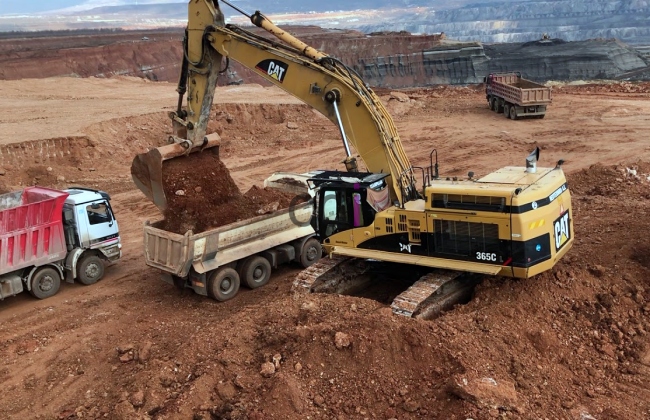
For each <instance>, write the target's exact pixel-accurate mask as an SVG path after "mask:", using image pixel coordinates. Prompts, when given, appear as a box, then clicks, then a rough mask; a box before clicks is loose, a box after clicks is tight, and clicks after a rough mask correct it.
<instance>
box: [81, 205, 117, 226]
mask: <svg viewBox="0 0 650 420" xmlns="http://www.w3.org/2000/svg"><path fill="white" fill-rule="evenodd" d="M86 213H87V214H88V223H90V224H91V225H98V224H100V223H108V222H110V221H111V215H110V213H109V211H108V206H107V205H106V203H93V204H89V205H88V206H86Z"/></svg>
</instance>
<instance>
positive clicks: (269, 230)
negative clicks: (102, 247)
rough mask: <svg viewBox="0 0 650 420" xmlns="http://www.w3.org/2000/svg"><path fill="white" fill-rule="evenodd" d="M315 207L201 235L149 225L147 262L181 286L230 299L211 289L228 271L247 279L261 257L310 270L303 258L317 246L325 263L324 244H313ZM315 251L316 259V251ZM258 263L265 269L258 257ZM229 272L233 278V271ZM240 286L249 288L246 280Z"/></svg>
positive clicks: (146, 231) (305, 206)
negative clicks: (298, 264)
mask: <svg viewBox="0 0 650 420" xmlns="http://www.w3.org/2000/svg"><path fill="white" fill-rule="evenodd" d="M312 208H313V205H312V203H311V202H308V203H303V204H299V205H296V206H293V207H292V208H289V209H284V210H279V211H276V212H274V213H271V214H267V215H262V216H258V217H255V218H252V219H247V220H242V221H239V222H236V223H231V224H228V225H225V226H221V227H218V228H215V229H210V230H207V231H205V232H201V233H197V234H194V233H192V232H191V231H189V232H187V233H185V234H184V235H181V234H178V233H174V232H169V231H166V230H163V229H161V228H160V226H161V225H162V221H158V222H155V223H149V222H147V223H146V224H145V227H144V251H145V252H144V254H145V262H146V264H147V265H149V266H151V267H155V268H157V269H159V270H162V271H163V272H165V273H167V274H168V275H170V276H169V277H167V278H166V279H167V280H168V281H172V282H174V283H175V284H176V285H178V286H181V285H182V286H186V287H190V288H192V289H194V290H195V291H196V292H197V293H200V294H203V295H209V296H212V297H215V298H217V299H218V300H226V299H219V297H218V296H215V295H216V294H217V295H218V293H213V292H215V290H213V289H214V287H216V286H215V285H214V284H211V283H214V282H215V281H216V280H215V278H216V277H218V276H217V274H219V273H220V270H221V274H223V272H224V270H225V268H229V269H232V270H233V271H236V272H237V274H238V275H239V276H240V277H244V276H245V274H246V273H245V271H246V270H245V268H247V264H248V265H250V261H252V260H253V259H255V258H256V257H262V258H264V259H265V260H267V261H268V262H269V266H272V267H275V266H277V265H278V264H280V263H282V262H288V261H298V262H301V263H303V265H309V264H304V262H305V259H304V258H302V257H304V254H305V253H306V252H308V251H309V250H307V249H305V247H306V246H307V244H309V246H311V247H314V246H315V245H314V244H318V250H317V254H318V255H317V257H318V258H320V243H319V242H318V241H317V240H316V239H312V237H313V236H314V230H313V228H312V227H311V225H310V224H309V221H310V218H311V214H312ZM309 239H312V240H311V241H309ZM311 252H312V256H313V254H314V252H315V250H313V249H311ZM254 257H255V258H254ZM312 259H313V258H312ZM255 260H256V261H257V262H260V263H261V265H264V266H266V263H264V262H263V261H261V260H259V258H257V259H255ZM316 260H317V259H316ZM309 262H311V261H309ZM313 262H315V261H313ZM262 268H264V267H262ZM251 270H252V269H251ZM253 271H254V270H253ZM258 272H259V271H258ZM228 273H230V275H231V277H232V271H228ZM221 274H220V275H221ZM170 279H171V280H170ZM231 280H232V279H231ZM249 280H250V279H249ZM233 281H234V280H233ZM241 281H242V282H243V283H244V284H248V283H247V282H246V279H244V278H242V279H241ZM237 282H239V279H237ZM253 287H254V286H253ZM217 292H218V290H217ZM235 293H236V291H235ZM233 296H234V294H233ZM228 298H230V297H228Z"/></svg>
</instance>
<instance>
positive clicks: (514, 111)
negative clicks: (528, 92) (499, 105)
mask: <svg viewBox="0 0 650 420" xmlns="http://www.w3.org/2000/svg"><path fill="white" fill-rule="evenodd" d="M517 118H519V117H518V116H517V108H516V107H514V106H511V107H510V119H511V120H516V119H517Z"/></svg>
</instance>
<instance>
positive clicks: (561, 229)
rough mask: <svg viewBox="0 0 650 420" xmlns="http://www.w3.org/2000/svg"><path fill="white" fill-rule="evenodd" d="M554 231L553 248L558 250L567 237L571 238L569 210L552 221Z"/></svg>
mask: <svg viewBox="0 0 650 420" xmlns="http://www.w3.org/2000/svg"><path fill="white" fill-rule="evenodd" d="M553 230H554V231H555V250H556V251H559V250H560V248H562V247H563V246H564V244H566V243H567V242H569V239H571V228H570V226H569V212H568V211H567V212H564V214H563V215H562V216H560V217H559V218H558V219H556V220H555V222H553Z"/></svg>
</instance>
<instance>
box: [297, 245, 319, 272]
mask: <svg viewBox="0 0 650 420" xmlns="http://www.w3.org/2000/svg"><path fill="white" fill-rule="evenodd" d="M322 255H323V248H322V247H321V245H320V242H319V241H318V239H316V238H309V239H307V241H306V242H305V244H304V245H303V247H302V252H301V253H300V265H301V266H302V267H303V268H307V267H309V266H310V265H312V264H314V263H315V262H317V261H318V260H320V257H321V256H322Z"/></svg>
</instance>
